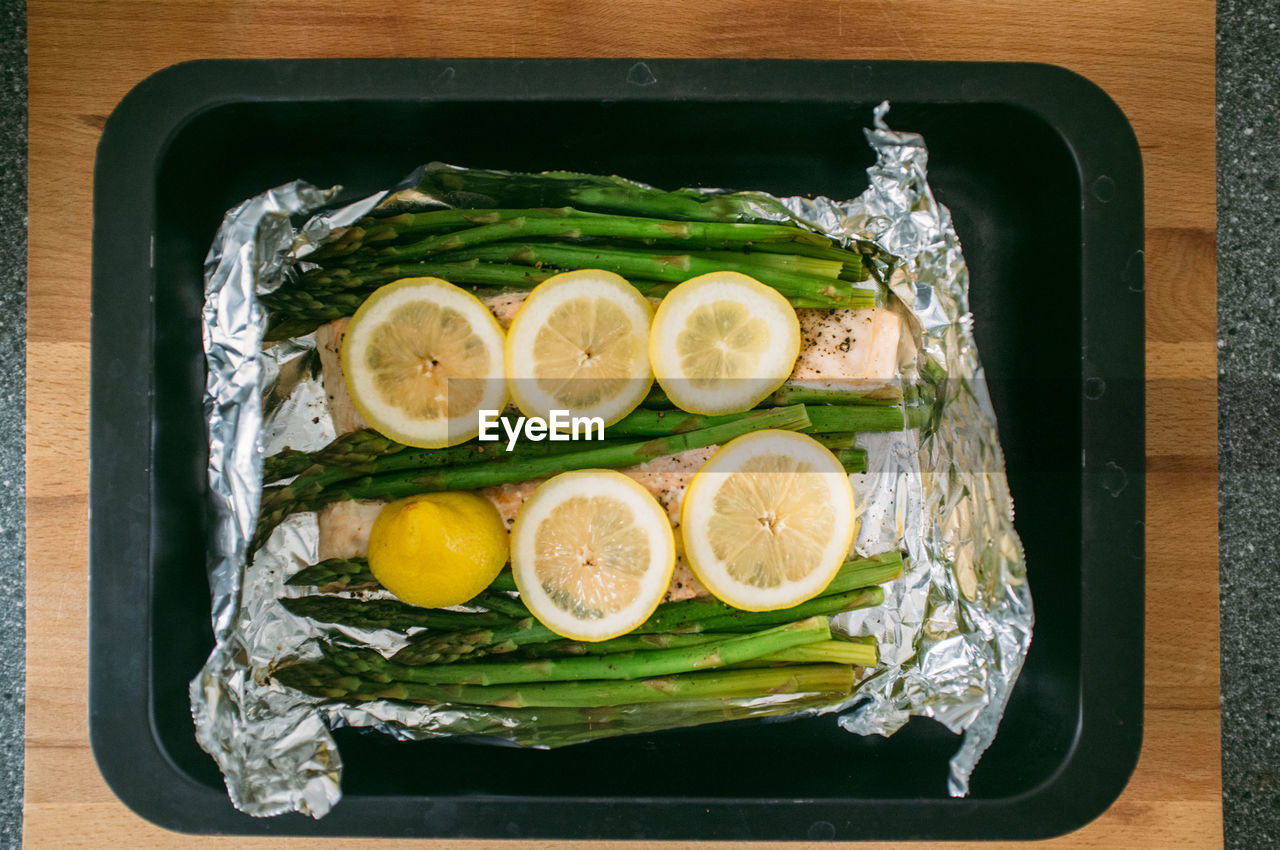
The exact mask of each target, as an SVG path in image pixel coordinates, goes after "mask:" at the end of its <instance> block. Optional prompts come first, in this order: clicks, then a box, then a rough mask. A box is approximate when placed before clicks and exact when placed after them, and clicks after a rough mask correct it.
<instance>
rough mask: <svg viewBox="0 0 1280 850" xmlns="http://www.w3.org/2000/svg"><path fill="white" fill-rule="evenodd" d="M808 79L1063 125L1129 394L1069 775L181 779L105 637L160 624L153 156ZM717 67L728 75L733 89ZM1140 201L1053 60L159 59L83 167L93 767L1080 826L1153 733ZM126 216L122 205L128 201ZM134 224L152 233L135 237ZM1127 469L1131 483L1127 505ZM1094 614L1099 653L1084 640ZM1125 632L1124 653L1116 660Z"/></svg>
mask: <svg viewBox="0 0 1280 850" xmlns="http://www.w3.org/2000/svg"><path fill="white" fill-rule="evenodd" d="M389 71H394V72H395V73H394V74H392V73H386V72H389ZM586 72H589V73H586ZM797 75H800V76H803V77H805V78H807V79H813V78H814V77H817V78H818V79H819V80H820V81H822V82H824V83H826V84H827V85H819V86H810V87H809V88H808V89H807V91H808V92H809V93H808V94H806V97H808V98H809V99H812V100H814V101H822V102H827V101H836V102H840V101H849V100H856V101H858V102H867V101H879V100H882V99H887V100H890V101H891V102H892V101H893V100H902V101H908V100H910V101H913V102H925V101H927V102H937V103H1001V104H1007V105H1013V106H1016V107H1019V108H1022V109H1025V110H1027V111H1029V112H1032V113H1034V114H1035V115H1036V116H1038V117H1039V118H1040V119H1041V120H1043V121H1044V122H1045V123H1047V124H1048V125H1049V126H1050V127H1052V128H1053V129H1054V130H1055V131H1056V132H1057V133H1058V134H1059V135H1060V136H1061V138H1062V139H1063V141H1064V143H1065V144H1066V146H1067V147H1068V149H1069V150H1070V151H1071V153H1072V155H1073V156H1074V158H1075V161H1076V164H1077V167H1078V170H1079V173H1080V178H1081V189H1082V198H1083V200H1084V204H1083V207H1082V211H1081V217H1082V218H1081V226H1082V237H1083V238H1082V248H1081V260H1082V279H1083V286H1084V291H1083V292H1082V298H1083V301H1084V303H1085V304H1086V305H1087V307H1088V310H1090V311H1095V313H1096V315H1098V316H1101V317H1103V318H1102V320H1101V321H1099V322H1097V323H1095V322H1093V321H1092V320H1091V321H1090V322H1089V324H1088V326H1086V328H1085V329H1084V330H1083V332H1082V333H1083V334H1084V338H1083V340H1082V342H1083V344H1084V346H1085V350H1086V351H1087V353H1088V357H1087V359H1086V360H1085V362H1084V374H1083V375H1082V377H1085V378H1089V377H1097V378H1100V379H1103V380H1112V379H1120V380H1124V381H1126V382H1127V385H1128V386H1129V387H1132V388H1133V389H1132V390H1131V391H1130V392H1127V393H1125V394H1120V393H1110V394H1104V395H1103V396H1102V397H1101V398H1097V399H1088V400H1087V401H1084V402H1083V404H1084V408H1083V410H1084V413H1083V417H1082V419H1083V421H1082V423H1081V424H1082V431H1083V439H1084V445H1085V458H1084V460H1083V464H1084V481H1085V490H1084V498H1083V504H1082V508H1083V517H1082V518H1083V526H1084V528H1085V529H1086V533H1085V535H1084V539H1083V540H1082V544H1081V546H1082V548H1081V554H1082V571H1083V572H1082V577H1083V578H1084V580H1085V582H1086V583H1087V584H1088V585H1089V587H1090V595H1089V598H1088V599H1083V600H1082V618H1083V620H1082V643H1081V670H1082V674H1081V696H1080V703H1081V705H1080V709H1081V722H1080V729H1079V734H1078V736H1077V738H1076V741H1075V746H1074V747H1073V750H1072V752H1071V753H1070V754H1069V755H1068V756H1067V757H1066V759H1065V760H1064V762H1063V764H1062V766H1061V767H1060V769H1059V770H1058V771H1057V772H1056V773H1055V774H1053V775H1052V776H1051V777H1050V778H1049V779H1047V780H1046V781H1045V782H1043V783H1041V784H1040V785H1039V786H1036V787H1034V788H1029V789H1027V790H1026V791H1025V792H1024V793H1022V794H1019V795H1016V796H1012V797H1006V798H998V799H986V800H974V799H959V800H951V799H928V800H875V801H873V802H871V804H870V805H869V804H868V802H869V801H866V800H861V801H859V800H839V799H836V800H759V799H751V800H742V799H729V798H707V799H690V798H684V799H678V800H677V799H665V798H648V799H638V800H629V801H625V802H620V801H617V800H615V799H608V798H592V799H577V798H575V799H574V800H573V805H572V809H573V813H572V816H571V817H570V816H568V815H554V816H551V817H549V816H548V814H549V812H553V811H554V810H555V809H557V808H558V807H557V806H556V805H555V801H549V800H548V801H538V800H534V799H530V798H510V797H506V798H499V797H472V796H468V797H462V796H459V797H448V798H444V797H437V798H432V799H431V800H430V801H429V805H428V806H427V807H426V808H428V809H429V812H428V813H427V814H426V815H424V814H423V802H424V800H423V799H422V798H418V797H399V796H380V797H367V796H366V797H360V796H357V795H348V796H347V799H346V804H345V805H343V804H340V805H339V806H338V807H336V808H335V809H334V811H333V812H332V813H330V814H329V815H328V816H327V817H326V818H324V819H323V820H320V821H314V820H312V819H310V818H307V817H304V816H301V815H286V816H281V817H278V818H273V819H255V818H250V817H248V816H246V815H243V814H241V813H239V812H238V811H236V810H235V809H234V808H233V807H232V805H231V803H230V801H229V799H228V798H227V796H226V795H225V794H224V793H222V791H221V790H220V789H214V788H210V787H208V786H206V785H204V784H203V783H200V782H198V781H196V780H195V779H193V778H192V777H190V776H189V775H187V774H186V773H185V772H183V771H182V770H181V769H180V768H179V767H178V766H177V764H176V763H174V762H173V761H172V759H170V757H169V755H168V754H167V752H166V751H165V750H164V748H163V746H162V745H161V744H160V742H159V739H158V735H157V734H156V732H155V730H154V729H153V728H152V725H151V722H150V718H151V704H150V688H149V680H150V672H149V667H150V658H149V655H148V654H147V653H146V652H140V653H137V654H132V655H131V654H126V653H120V652H107V651H105V650H106V648H107V647H108V646H117V647H118V646H138V647H144V648H145V647H147V646H149V644H150V638H151V622H150V617H149V611H144V612H143V613H142V614H141V615H139V613H138V611H137V607H138V606H137V600H139V599H144V600H145V599H149V598H150V595H151V594H150V581H151V576H150V570H149V563H150V561H149V556H150V548H151V539H150V514H149V509H150V494H151V489H152V485H151V478H150V476H151V469H150V455H151V433H150V429H149V428H147V427H140V425H139V423H148V424H149V423H151V422H152V421H153V416H154V415H155V410H154V406H153V399H152V394H151V377H152V369H153V364H152V362H151V350H152V344H153V338H154V328H153V327H152V326H151V323H150V322H147V321H142V322H140V321H139V320H138V317H139V316H149V315H150V314H151V305H150V303H149V299H150V289H151V285H152V284H153V283H154V281H153V279H152V270H151V245H150V242H149V240H148V239H146V238H143V239H139V233H142V234H144V235H145V234H149V233H151V232H153V228H152V227H151V226H150V225H151V224H152V223H153V222H154V215H155V209H154V198H155V168H154V166H155V164H156V163H157V162H159V161H160V158H161V157H162V155H163V153H164V151H165V149H166V148H167V146H168V143H169V141H170V140H171V139H172V138H173V137H174V136H175V135H176V134H177V133H178V132H179V131H180V130H181V128H182V127H183V126H184V125H185V124H186V123H187V122H189V121H190V120H192V119H193V118H195V117H196V116H197V115H199V114H201V113H203V112H205V111H207V110H210V109H214V108H216V107H218V106H221V105H225V104H230V103H237V102H243V101H245V100H250V101H329V100H369V101H386V100H394V101H399V100H437V99H438V100H493V101H505V100H511V99H539V98H541V99H552V98H554V99H561V100H600V99H608V100H626V101H666V100H671V99H681V100H694V101H697V100H711V101H734V100H752V101H760V100H765V101H767V100H769V99H771V98H790V99H794V94H795V92H794V90H793V89H791V88H789V85H790V84H791V82H792V81H794V80H795V79H796V78H797ZM726 76H727V77H728V78H729V79H730V80H731V81H732V82H731V83H730V84H728V85H726V83H725V82H724V80H725V78H726ZM374 80H376V83H377V84H376V85H373V83H372V81H374ZM813 89H818V91H817V92H814V91H813ZM1050 95H1052V96H1050ZM890 121H892V112H890ZM902 129H910V128H902ZM1142 203H1143V194H1142V162H1141V155H1140V152H1139V148H1138V142H1137V139H1136V136H1135V134H1134V132H1133V130H1132V128H1131V126H1130V124H1129V122H1128V120H1127V119H1126V118H1125V116H1124V114H1123V112H1122V111H1121V110H1120V108H1119V106H1118V105H1117V104H1116V103H1115V102H1114V101H1113V100H1112V99H1111V98H1110V97H1109V96H1108V95H1107V94H1106V93H1105V92H1104V91H1103V90H1102V89H1101V88H1099V87H1098V86H1096V85H1095V84H1094V83H1092V82H1090V81H1089V80H1088V79H1086V78H1085V77H1083V76H1081V75H1079V74H1077V73H1075V72H1073V71H1071V70H1068V69H1065V68H1062V67H1060V66H1055V65H1048V64H1038V63H986V62H984V63H963V62H916V61H872V62H859V61H851V60H721V59H692V60H666V59H663V60H639V59H531V60H522V59H326V60H295V59H289V60H275V59H268V60H218V59H215V60H196V61H192V62H185V63H181V64H178V65H174V66H171V67H168V68H165V69H162V70H160V71H158V72H156V73H155V74H153V75H151V76H150V77H148V78H146V79H145V80H143V81H142V82H140V83H139V84H138V85H137V86H136V87H135V88H134V89H133V90H131V91H130V92H129V93H128V94H127V95H126V96H125V97H124V99H123V100H122V101H121V102H120V104H119V105H118V106H117V107H116V109H115V110H114V111H113V113H112V114H111V116H110V118H109V119H108V121H107V124H106V126H105V128H104V130H103V134H102V137H101V140H100V142H99V145H98V151H97V160H96V163H95V172H94V226H93V267H92V278H93V293H92V309H93V320H92V341H91V356H92V363H93V368H92V373H91V380H90V386H91V389H90V411H91V423H90V470H89V481H90V491H89V512H90V522H89V526H90V528H89V611H90V615H89V694H88V707H89V730H90V741H91V744H92V749H93V753H94V756H95V759H96V761H97V764H98V767H99V770H100V771H101V772H102V774H103V776H104V778H105V779H106V781H107V783H108V785H109V786H110V787H111V788H112V790H113V791H114V792H115V793H116V794H117V796H119V797H120V799H121V800H122V801H123V802H124V803H125V804H126V805H128V806H129V807H130V808H132V809H133V810H134V811H135V812H136V813H138V814H139V815H141V816H142V817H144V818H146V819H148V820H150V821H152V822H153V823H156V824H157V825H160V826H162V827H165V828H167V829H171V830H177V831H185V832H192V833H231V834H275V835H282V836H283V835H316V836H320V835H350V836H357V835H360V836H371V835H385V836H391V835H402V836H407V835H415V836H420V837H457V838H462V837H468V838H507V837H516V836H515V835H512V834H511V833H510V832H507V831H505V830H504V825H505V824H510V823H515V824H519V825H520V831H519V833H518V836H519V837H520V838H526V839H527V838H535V837H536V838H593V839H626V838H631V839H636V838H649V839H712V838H715V839H729V838H743V839H746V838H751V839H755V840H761V839H778V840H796V839H804V838H806V837H807V838H810V839H824V838H836V839H846V840H847V839H852V838H862V839H868V838H875V839H900V840H908V839H943V838H946V839H993V838H1001V839H1038V838H1047V837H1052V836H1055V835H1060V834H1063V833H1066V832H1069V831H1072V830H1074V829H1077V828H1079V827H1081V826H1083V825H1084V824H1086V823H1088V822H1089V821H1091V820H1093V819H1094V818H1096V817H1097V816H1098V815H1100V814H1101V813H1102V812H1103V811H1104V810H1106V809H1107V807H1109V806H1110V804H1111V803H1112V802H1113V801H1114V800H1115V799H1116V798H1117V797H1118V796H1119V795H1120V793H1121V791H1122V790H1123V788H1124V786H1125V785H1126V784H1127V782H1128V779H1129V777H1130V775H1131V773H1132V771H1133V769H1134V767H1135V766H1136V763H1137V759H1138V755H1139V752H1140V749H1141V743H1142V725H1143V723H1142V720H1143V718H1142V695H1143V678H1142V676H1143V612H1144V609H1143V600H1144V591H1145V588H1144V554H1143V545H1144V544H1143V541H1142V533H1141V532H1142V529H1143V527H1144V519H1145V498H1144V497H1145V482H1144V480H1143V475H1142V474H1141V473H1142V465H1143V457H1144V448H1145V436H1144V431H1143V410H1144V398H1143V396H1144V393H1143V390H1142V379H1143V374H1144V372H1143V370H1144V352H1143V303H1142V288H1143V287H1142V274H1143V272H1142V245H1143V207H1142ZM120 209H128V210H130V211H131V215H129V216H121V215H119V214H118V212H115V211H118V210H120ZM139 223H146V224H147V225H148V226H147V227H146V228H145V230H144V229H141V228H139V227H138V224H139ZM1117 233H1119V234H1120V235H1121V236H1122V237H1123V238H1120V239H1117V238H1116V235H1117ZM1104 236H1106V237H1108V238H1103V237H1104ZM1126 246H1127V247H1126ZM1135 246H1136V247H1135ZM1116 269H1123V270H1124V281H1123V282H1124V283H1125V284H1126V285H1125V286H1116V285H1114V283H1115V281H1112V283H1111V284H1109V285H1103V284H1102V283H1101V282H1100V281H1103V280H1106V279H1107V278H1108V276H1111V277H1114V276H1115V270H1116ZM121 277H124V278H126V279H132V280H140V281H147V282H148V286H146V287H131V288H128V289H124V290H121V289H119V288H109V287H108V285H107V281H111V280H115V279H119V278H121ZM1117 466H1118V467H1119V468H1120V469H1122V470H1126V471H1127V473H1128V478H1127V483H1126V485H1125V487H1124V490H1123V492H1122V493H1121V494H1120V495H1119V496H1114V495H1112V492H1111V491H1113V490H1114V489H1115V483H1114V480H1115V479H1114V476H1115V468H1116V467H1117ZM1108 486H1110V488H1111V489H1110V490H1108V489H1107V487H1108ZM1090 532H1092V533H1090ZM1117 550H1121V551H1125V552H1127V553H1129V554H1130V557H1129V558H1128V559H1127V560H1129V561H1130V562H1131V563H1130V564H1128V565H1126V569H1113V568H1112V567H1113V566H1114V564H1113V562H1114V559H1115V555H1114V553H1115V552H1116V551H1117ZM140 565H148V568H147V569H140V568H139V567H140ZM1103 624H1105V628H1106V630H1107V631H1106V634H1108V639H1107V640H1106V642H1105V644H1104V642H1103V641H1100V640H1095V639H1091V634H1095V633H1097V631H1096V629H1098V628H1101V627H1102V625H1103ZM1116 647H1127V648H1129V651H1126V652H1122V653H1119V654H1117V653H1116V652H1115V649H1116ZM1084 671H1090V672H1089V675H1087V676H1086V675H1085V673H1084ZM563 802H568V800H567V799H566V800H564V801H563ZM549 803H550V805H548V804H549ZM782 804H785V805H782ZM559 808H566V807H559ZM1046 812H1048V813H1049V814H1048V815H1046V814H1045V813H1046ZM659 815H660V816H659ZM993 825H995V826H996V827H998V828H995V829H993Z"/></svg>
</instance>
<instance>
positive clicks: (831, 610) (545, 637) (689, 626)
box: [392, 587, 884, 666]
mask: <svg viewBox="0 0 1280 850" xmlns="http://www.w3.org/2000/svg"><path fill="white" fill-rule="evenodd" d="M883 601H884V591H883V590H881V589H880V588H879V587H868V588H861V589H858V590H852V591H849V592H845V593H836V594H832V595H829V596H820V597H818V598H816V599H810V600H809V601H808V602H802V603H800V604H799V605H796V606H793V607H791V608H784V609H781V610H778V611H739V610H737V609H735V608H730V607H729V606H727V605H725V604H724V603H723V602H720V601H719V600H706V601H705V602H704V601H703V600H687V602H697V603H702V604H697V605H687V604H685V603H681V602H673V603H668V604H667V605H660V606H658V610H657V611H655V612H654V614H653V616H652V617H650V618H649V619H648V620H646V621H645V622H644V623H643V624H641V625H640V626H638V627H637V628H636V629H635V632H636V633H637V634H644V633H649V632H670V631H683V632H712V631H739V630H743V629H750V628H757V627H760V626H775V625H778V624H779V623H787V622H792V621H794V620H797V619H804V618H807V617H816V616H829V615H831V614H838V613H840V612H842V611H852V610H854V609H856V608H871V607H874V606H876V605H879V604H880V603H882V602H883ZM664 609H666V610H664ZM557 639H559V635H557V634H556V633H555V632H553V631H551V630H550V629H548V628H547V627H546V626H544V625H542V624H541V623H539V622H537V621H536V620H533V619H528V620H520V621H517V622H515V623H511V624H508V625H496V626H492V627H488V628H483V629H475V630H471V631H458V632H443V633H439V634H436V633H433V632H424V633H421V634H418V635H415V636H414V637H413V638H412V639H411V640H410V642H409V644H408V645H406V646H405V647H404V648H403V649H401V650H400V651H399V652H397V653H396V654H395V656H393V658H392V660H393V661H395V662H396V663H398V664H406V665H409V666H420V665H424V664H435V663H447V661H448V660H454V659H458V658H465V657H467V656H470V655H474V654H476V653H479V652H482V651H483V653H484V654H486V655H501V654H505V653H508V652H512V651H514V650H515V649H516V648H517V647H520V646H525V645H528V644H535V643H546V642H547V641H553V640H557Z"/></svg>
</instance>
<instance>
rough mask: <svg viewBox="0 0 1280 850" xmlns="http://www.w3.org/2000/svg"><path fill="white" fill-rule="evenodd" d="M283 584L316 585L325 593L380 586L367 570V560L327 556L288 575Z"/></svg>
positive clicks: (296, 585)
mask: <svg viewBox="0 0 1280 850" xmlns="http://www.w3.org/2000/svg"><path fill="white" fill-rule="evenodd" d="M285 584H287V585H290V586H292V587H308V586H311V587H318V588H320V590H321V592H327V593H331V592H333V591H336V590H372V589H374V588H378V587H381V586H382V585H380V584H379V583H378V580H377V579H376V578H374V576H373V573H372V572H370V571H369V562H368V561H365V560H362V559H361V560H357V559H349V558H329V559H327V560H324V561H321V562H319V563H318V564H312V565H311V566H309V567H303V568H302V569H301V570H298V571H297V572H296V573H294V574H293V575H291V576H289V580H288V581H286V582H285Z"/></svg>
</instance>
